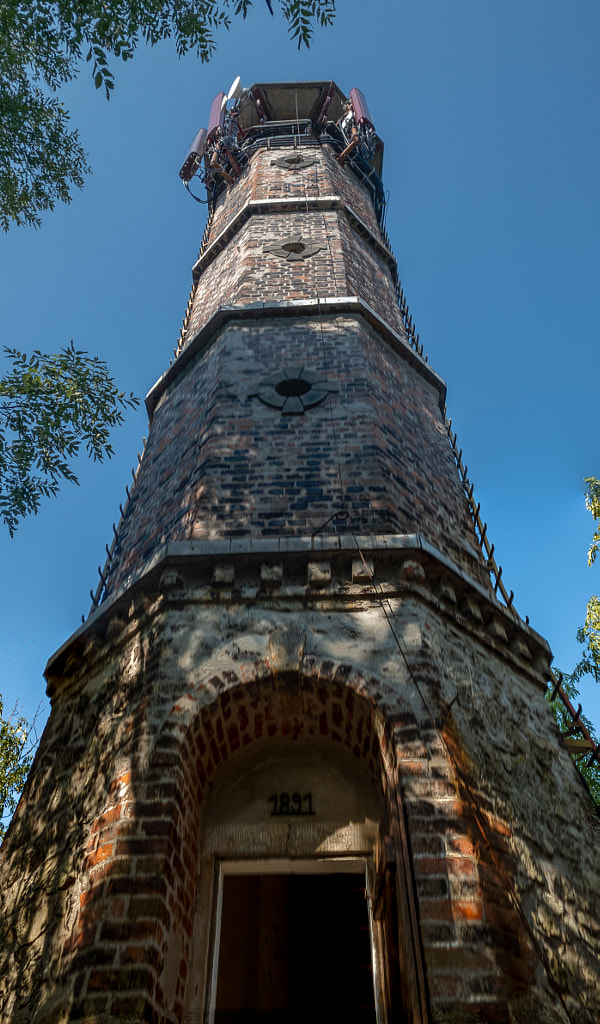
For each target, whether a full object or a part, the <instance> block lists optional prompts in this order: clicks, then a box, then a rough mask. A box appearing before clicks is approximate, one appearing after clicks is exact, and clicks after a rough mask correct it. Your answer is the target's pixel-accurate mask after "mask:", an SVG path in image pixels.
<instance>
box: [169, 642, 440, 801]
mask: <svg viewBox="0 0 600 1024" xmlns="http://www.w3.org/2000/svg"><path fill="white" fill-rule="evenodd" d="M403 736H405V737H406V740H403V738H402V737H403ZM415 736H416V737H417V743H418V753H420V754H422V755H423V756H427V750H426V748H425V744H424V739H423V737H422V736H421V726H420V724H419V722H418V721H417V716H416V713H415V710H414V708H413V705H412V702H411V699H410V695H409V694H408V693H407V692H404V690H400V689H399V688H398V687H394V686H393V685H392V684H390V683H389V682H386V681H384V680H381V679H380V678H377V677H375V676H365V675H364V674H362V673H361V672H360V671H358V670H357V669H355V668H354V667H353V666H352V665H350V664H347V663H346V664H344V663H339V662H335V661H332V660H319V659H316V658H305V659H304V660H303V661H302V669H301V671H298V670H296V671H293V670H290V669H288V670H287V671H284V672H273V671H272V670H271V667H270V665H269V663H268V661H264V662H257V663H256V664H254V665H244V664H240V663H239V662H236V661H231V664H230V665H229V666H227V667H226V668H223V667H221V666H220V670H219V672H218V673H215V674H214V675H212V676H209V677H208V678H206V675H205V677H204V679H203V680H202V681H198V682H197V683H196V685H194V686H191V687H190V689H189V691H188V693H186V694H185V695H184V696H183V697H180V698H179V699H178V700H177V701H176V702H175V703H174V705H173V707H172V708H171V710H170V713H169V715H168V716H167V718H166V720H165V722H164V723H163V726H162V728H161V730H160V733H159V734H158V736H157V740H156V745H155V748H154V753H153V755H152V756H151V758H150V766H151V769H152V767H153V766H154V765H156V766H157V767H158V766H159V765H161V766H165V765H166V764H168V763H172V764H173V767H175V764H176V763H178V764H179V765H183V766H185V773H186V776H189V766H190V765H192V764H193V765H194V767H195V781H194V789H195V792H196V799H197V800H198V799H199V798H200V799H201V795H202V792H203V789H204V787H205V786H206V784H207V783H208V781H209V780H210V779H211V778H212V776H213V774H214V772H215V771H216V770H217V769H218V768H219V767H220V766H221V765H222V764H224V763H225V761H227V760H228V758H229V757H231V756H232V755H235V754H237V753H238V752H239V751H242V750H244V749H246V748H248V747H250V746H251V745H252V744H254V743H257V742H263V741H268V740H269V739H278V740H285V739H287V738H289V739H296V738H299V737H303V738H305V739H323V740H330V741H331V742H333V743H335V744H340V745H342V746H345V747H346V748H347V749H348V750H349V751H350V752H351V753H352V754H353V755H354V756H355V757H357V758H360V759H362V760H363V761H365V762H366V763H367V765H368V766H369V768H370V770H371V771H372V772H373V774H374V776H375V777H377V778H379V777H380V775H381V770H382V768H383V770H384V772H385V773H386V774H390V773H391V772H392V771H393V770H394V768H395V766H396V760H397V755H400V759H402V758H403V757H407V756H408V755H409V754H410V756H411V758H412V757H414V756H416V752H415V746H414V738H415ZM409 741H410V742H409ZM177 748H179V754H178V755H175V754H174V751H175V749H177ZM190 785H191V782H190Z"/></svg>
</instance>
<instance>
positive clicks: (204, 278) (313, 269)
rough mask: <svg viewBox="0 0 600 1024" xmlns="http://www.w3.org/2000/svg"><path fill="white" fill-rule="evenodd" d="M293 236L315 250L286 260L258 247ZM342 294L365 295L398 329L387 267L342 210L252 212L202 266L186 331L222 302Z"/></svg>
mask: <svg viewBox="0 0 600 1024" xmlns="http://www.w3.org/2000/svg"><path fill="white" fill-rule="evenodd" d="M298 236H301V237H302V241H303V242H304V243H306V244H310V245H313V246H322V248H321V250H320V251H319V252H316V253H315V254H314V255H313V256H310V257H308V258H306V259H302V260H293V261H288V260H286V259H282V258H281V257H280V256H277V255H274V254H273V253H270V252H264V247H265V246H266V245H273V244H274V245H280V244H282V243H284V242H286V240H287V239H289V238H290V237H298ZM209 255H210V253H207V259H208V257H209ZM347 295H356V296H358V297H359V298H362V299H364V301H365V302H367V303H368V304H369V305H370V306H372V307H373V309H375V310H376V311H377V312H378V313H379V314H380V316H382V317H383V318H384V319H385V320H386V321H387V323H389V324H390V326H392V327H393V328H394V330H395V331H396V332H397V333H398V334H400V335H404V327H403V324H402V318H401V316H400V311H399V309H398V301H397V298H396V293H395V291H394V285H393V281H392V277H391V272H390V269H389V266H388V265H387V264H386V263H384V261H383V260H382V259H381V257H380V256H379V255H378V254H377V253H376V252H374V250H373V249H371V247H370V246H369V245H368V243H367V242H364V241H363V240H362V239H361V238H359V237H357V235H356V232H355V231H354V230H353V228H352V225H351V224H350V223H349V221H348V218H347V217H346V215H345V213H344V211H342V210H332V211H330V212H321V211H318V210H317V211H313V210H311V211H309V212H306V211H298V212H292V213H282V212H279V211H278V210H277V209H275V210H273V211H272V212H270V213H269V214H262V213H261V214H258V213H255V214H254V215H253V216H252V217H250V219H249V220H247V221H246V222H245V224H243V225H242V226H241V227H240V229H239V231H238V232H236V234H235V235H234V236H233V238H232V239H231V241H229V242H228V244H227V246H226V247H225V249H224V250H223V251H222V252H221V253H220V254H219V255H218V256H217V257H216V258H215V259H214V260H213V261H212V262H211V263H209V264H208V266H207V267H206V269H204V270H203V271H202V274H201V277H200V279H199V282H198V286H197V289H196V292H195V296H194V303H193V307H192V311H191V315H190V319H189V323H188V325H187V331H186V338H187V339H188V341H189V340H191V339H192V338H194V337H195V335H196V334H197V333H198V331H199V330H200V329H201V328H202V327H203V326H204V325H205V324H206V323H208V321H209V320H210V318H211V316H213V315H214V313H215V312H216V310H217V309H219V308H220V307H221V306H245V305H249V304H250V303H253V302H261V301H262V302H267V301H269V302H272V301H276V302H277V301H279V302H282V301H292V302H293V301H294V300H301V299H316V298H320V299H324V298H331V297H340V296H347Z"/></svg>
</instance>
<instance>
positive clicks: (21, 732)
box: [0, 697, 37, 842]
mask: <svg viewBox="0 0 600 1024" xmlns="http://www.w3.org/2000/svg"><path fill="white" fill-rule="evenodd" d="M2 711H3V705H2V698H1V697H0V842H2V840H3V839H4V833H5V832H6V822H8V821H10V819H11V818H12V816H13V813H14V810H15V808H16V806H17V801H18V799H19V795H20V793H21V790H22V789H23V786H24V785H25V780H26V778H27V773H28V772H29V769H30V767H31V762H32V760H33V752H34V750H35V747H36V745H37V736H36V733H35V719H34V721H33V723H32V725H31V726H29V725H28V724H27V722H26V720H25V719H24V718H22V717H20V716H19V717H16V712H13V713H12V715H10V716H9V718H8V719H6V720H5V719H4V718H3V717H2Z"/></svg>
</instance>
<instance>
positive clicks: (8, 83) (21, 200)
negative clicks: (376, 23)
mask: <svg viewBox="0 0 600 1024" xmlns="http://www.w3.org/2000/svg"><path fill="white" fill-rule="evenodd" d="M279 2H280V5H281V10H282V13H283V15H284V18H285V19H286V21H287V23H288V27H289V32H290V35H291V37H292V39H294V40H296V41H297V43H298V47H301V46H308V45H309V44H310V41H311V38H312V34H313V29H314V26H315V25H321V26H325V25H329V24H331V22H332V21H333V18H334V15H335V0H279ZM251 6H252V0H35V3H30V2H26V0H3V2H2V4H1V5H0V211H1V212H0V224H1V226H2V227H3V228H4V230H5V231H6V230H8V228H9V227H10V226H11V225H20V224H29V225H32V226H34V227H39V225H40V223H41V218H40V213H41V212H42V211H44V210H48V209H53V208H54V205H55V203H56V201H57V200H61V201H63V202H70V200H71V191H72V188H73V187H76V188H81V187H82V185H83V181H84V176H85V174H86V173H88V171H89V168H88V165H87V159H86V154H85V152H84V150H83V148H82V147H81V144H80V141H79V136H78V133H77V131H76V130H69V127H68V125H69V114H68V112H67V111H66V110H65V108H64V107H63V106H62V104H61V103H60V102H59V101H58V99H57V96H56V95H55V94H56V93H57V91H58V90H59V89H60V87H61V86H62V85H64V84H65V83H66V82H68V81H70V80H72V79H73V78H75V77H76V76H77V75H78V73H79V71H80V69H81V66H82V63H83V62H84V61H87V62H88V63H90V64H91V72H92V76H93V79H94V84H95V86H96V88H97V89H103V90H104V92H105V94H106V97H107V99H108V98H109V97H110V93H111V91H112V89H113V88H114V75H113V72H112V70H111V67H110V64H109V61H110V60H111V58H117V59H119V60H123V61H125V60H130V59H131V58H132V57H133V54H134V52H135V50H136V48H137V46H138V45H139V44H140V43H145V44H147V45H150V46H154V45H155V44H156V43H158V42H159V41H160V40H162V39H173V40H174V43H175V48H176V50H177V54H178V55H179V56H180V57H181V56H182V55H183V54H185V53H187V52H189V51H191V52H195V53H196V54H197V55H198V57H199V58H200V60H201V61H203V62H206V61H209V60H210V58H211V56H212V54H213V52H214V50H215V32H216V31H217V30H218V29H219V28H226V29H228V28H229V27H230V25H231V14H232V13H233V15H234V16H236V15H240V14H241V15H242V17H243V18H245V17H246V16H247V14H248V12H249V9H250V7H251Z"/></svg>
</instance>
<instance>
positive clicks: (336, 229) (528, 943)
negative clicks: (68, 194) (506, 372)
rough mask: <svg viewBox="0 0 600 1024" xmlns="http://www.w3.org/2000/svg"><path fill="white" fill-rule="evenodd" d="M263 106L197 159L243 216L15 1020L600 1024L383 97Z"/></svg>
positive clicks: (529, 697)
mask: <svg viewBox="0 0 600 1024" xmlns="http://www.w3.org/2000/svg"><path fill="white" fill-rule="evenodd" d="M232 91H233V94H234V95H233V101H234V102H233V103H230V106H229V110H227V106H226V98H225V97H224V96H223V95H219V96H218V97H216V98H215V101H214V102H213V105H212V108H211V113H210V118H209V123H208V128H207V129H206V130H203V131H201V132H200V133H199V134H198V136H197V138H196V140H195V141H194V144H193V146H192V150H191V152H190V155H189V157H188V159H187V160H186V163H185V164H184V167H183V168H182V176H183V178H184V180H185V181H186V183H188V184H189V183H190V181H191V179H192V176H193V174H194V173H195V172H196V171H197V170H200V172H201V173H202V175H203V176H204V179H205V181H206V183H207V187H208V190H209V198H210V200H211V202H210V207H209V218H208V223H207V227H206V231H205V235H204V239H203V242H202V248H201V251H200V256H199V259H198V261H197V263H196V264H195V266H194V271H193V278H194V285H193V289H192V294H191V297H190V303H189V304H188V310H187V313H186V318H185V321H184V328H183V331H182V336H181V339H180V344H179V346H178V349H177V351H176V354H175V358H174V359H173V360H172V362H171V364H170V366H169V367H168V369H167V370H166V372H165V373H164V375H163V376H162V377H161V378H160V380H159V381H158V382H157V383H156V385H155V386H154V387H153V388H152V390H151V391H150V393H149V395H148V398H147V406H148V413H149V416H150V430H149V436H148V442H147V444H146V447H145V451H144V455H143V458H142V460H141V463H140V467H139V470H138V472H137V475H136V479H135V483H134V485H133V488H132V490H131V495H130V498H129V500H128V503H127V506H126V508H125V510H124V513H123V516H122V519H121V522H120V524H119V527H118V530H117V531H116V537H115V541H114V543H113V546H112V548H111V550H110V556H109V562H108V564H107V567H106V569H105V571H104V572H103V574H102V583H101V587H100V589H99V592H98V593H97V594H96V595H95V598H94V604H93V608H92V611H91V613H90V615H89V617H88V618H87V620H86V621H85V622H84V624H83V625H82V626H81V627H80V628H79V629H78V630H77V632H76V633H74V634H73V636H72V637H70V639H69V640H68V641H67V642H66V643H65V644H64V645H63V647H62V648H61V649H60V650H59V651H58V652H57V653H56V654H55V655H54V656H53V657H52V658H51V659H50V662H49V664H48V666H47V670H46V676H47V680H48V691H49V694H50V697H51V701H52V712H51V716H50V719H49V722H48V725H47V727H46V730H45V732H44V735H43V738H42V741H41V743H40V747H39V750H38V754H37V757H36V761H35V765H34V768H33V770H32V773H31V775H30V778H29V781H28V784H27V787H26V790H25V793H24V795H23V797H22V800H21V802H20V804H19V808H18V811H17V814H16V815H15V818H14V820H13V823H12V825H11V828H10V830H9V833H8V835H7V838H6V841H5V843H4V845H3V848H2V865H1V871H2V901H3V902H2V907H3V912H2V920H1V922H0V1019H1V1021H2V1024H8V1022H10V1024H67V1022H75V1021H81V1020H86V1021H94V1022H96V1024H112V1022H116V1021H130V1022H140V1024H141V1022H142V1021H145V1022H155V1024H201V1022H202V1024H204V1022H207V1024H208V1022H212V1021H214V1022H216V1024H249V1022H250V1021H252V1022H255V1021H256V1022H259V1021H260V1022H261V1024H262V1022H267V1021H268V1022H273V1024H280V1022H284V1021H285V1022H292V1021H293V1022H295V1021H300V1020H304V1019H306V1018H307V1017H309V1018H310V1019H311V1020H313V1021H319V1022H320V1021H325V1020H327V1021H331V1020H335V1019H340V1020H341V1019H344V1020H346V1021H349V1022H359V1024H362V1022H364V1024H367V1022H369V1024H375V1022H377V1024H401V1022H413V1024H417V1022H420V1024H423V1022H432V1024H433V1022H436V1024H441V1022H445V1024H449V1022H453V1024H466V1022H474V1021H482V1022H504V1021H506V1022H509V1021H511V1022H520V1024H525V1022H528V1024H529V1022H533V1024H542V1022H544V1024H547V1022H578V1024H583V1022H587V1024H592V1022H594V1021H596V1022H597V1021H598V1020H599V1019H600V981H599V977H598V974H599V971H598V953H599V952H600V881H599V874H598V853H597V849H598V838H599V832H598V819H597V817H596V816H595V814H594V807H593V805H592V802H591V800H590V798H589V794H588V793H587V791H586V790H585V787H584V786H583V784H582V782H581V780H580V778H579V776H578V775H577V773H576V770H575V768H574V766H573V764H572V762H571V759H570V756H569V754H568V752H567V750H566V748H565V746H564V744H563V742H562V740H560V739H559V736H558V733H557V730H556V728H555V726H554V723H553V721H552V719H551V716H550V713H549V710H548V708H547V706H546V704H545V702H544V699H543V692H544V687H545V684H546V681H547V679H548V673H549V662H550V651H549V649H548V646H547V644H546V643H545V641H544V640H543V639H542V638H541V637H540V636H539V635H538V634H536V633H535V632H534V631H533V630H532V629H531V628H530V627H529V625H528V624H526V623H525V622H523V621H522V620H521V618H520V617H519V616H518V614H517V613H516V612H515V610H514V609H513V608H512V600H511V599H510V598H509V599H508V601H504V600H501V599H500V597H501V596H502V594H504V593H505V591H504V589H503V587H501V588H499V587H498V582H499V581H498V580H497V579H496V585H495V586H493V585H492V583H491V582H490V571H489V570H490V564H491V563H490V560H489V558H487V557H484V555H483V554H482V550H481V546H482V543H483V538H482V536H481V535H480V534H481V531H480V530H476V528H475V526H474V521H473V514H474V509H473V502H472V491H471V493H470V495H469V494H465V489H464V487H463V483H462V481H461V475H460V466H461V463H460V458H459V460H458V461H459V466H458V467H457V462H456V458H455V454H454V452H453V448H452V445H451V443H450V440H449V436H448V424H447V421H446V417H445V385H444V382H443V381H442V380H441V378H440V377H439V376H438V375H437V374H436V373H435V372H434V370H433V369H432V368H431V367H430V366H429V365H428V363H427V360H426V359H425V358H424V357H423V354H422V349H421V347H420V345H419V342H418V338H416V337H415V335H414V330H413V326H412V321H411V319H410V317H409V315H408V313H407V309H406V305H405V303H404V299H403V295H402V291H401V289H400V288H399V284H398V280H397V269H396V263H395V260H394V257H393V255H392V253H391V251H390V248H389V243H388V241H387V237H386V235H385V232H384V231H383V230H382V217H383V207H384V204H383V186H382V183H381V163H382V145H381V142H380V140H379V138H378V137H377V135H376V134H375V131H374V128H373V124H372V120H371V117H370V114H369V112H368V109H367V106H366V103H365V100H364V97H363V96H362V95H361V94H360V93H359V92H358V90H352V92H351V94H350V102H349V101H347V100H346V98H345V97H344V95H343V94H342V93H341V92H340V90H339V89H338V88H337V87H336V86H335V85H334V84H333V83H328V82H311V83H301V84H285V85H256V86H253V87H252V88H251V89H249V90H246V91H242V90H240V89H239V87H236V88H234V89H233V90H232ZM193 184H196V183H193ZM470 499H471V500H470ZM475 519H476V520H477V521H479V520H478V519H477V514H475ZM487 551H488V554H489V549H487Z"/></svg>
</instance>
